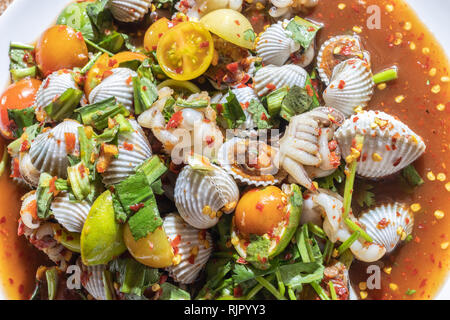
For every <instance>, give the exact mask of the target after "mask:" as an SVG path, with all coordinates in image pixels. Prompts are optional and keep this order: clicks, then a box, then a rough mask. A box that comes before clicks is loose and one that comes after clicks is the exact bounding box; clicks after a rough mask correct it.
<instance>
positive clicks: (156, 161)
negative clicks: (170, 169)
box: [136, 155, 167, 184]
mask: <svg viewBox="0 0 450 320" xmlns="http://www.w3.org/2000/svg"><path fill="white" fill-rule="evenodd" d="M166 171H167V167H166V166H165V165H164V163H163V162H162V161H161V159H160V158H159V157H158V156H156V155H155V156H152V157H151V158H150V159H148V160H146V161H145V162H144V163H143V164H141V165H140V166H139V167H137V168H136V172H143V173H144V174H145V176H146V177H147V181H148V183H149V184H152V183H153V182H155V181H156V180H157V179H159V177H161V176H162V175H163V174H164V173H165V172H166Z"/></svg>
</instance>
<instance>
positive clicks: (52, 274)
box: [45, 268, 58, 300]
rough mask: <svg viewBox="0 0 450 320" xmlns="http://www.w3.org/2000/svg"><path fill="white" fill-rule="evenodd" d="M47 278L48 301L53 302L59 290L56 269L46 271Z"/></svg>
mask: <svg viewBox="0 0 450 320" xmlns="http://www.w3.org/2000/svg"><path fill="white" fill-rule="evenodd" d="M45 278H46V280H47V289H48V300H53V299H55V297H56V291H57V290H58V271H57V270H56V268H51V269H48V270H46V271H45Z"/></svg>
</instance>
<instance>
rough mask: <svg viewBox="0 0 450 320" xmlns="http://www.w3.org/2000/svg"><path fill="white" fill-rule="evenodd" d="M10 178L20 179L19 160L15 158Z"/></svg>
mask: <svg viewBox="0 0 450 320" xmlns="http://www.w3.org/2000/svg"><path fill="white" fill-rule="evenodd" d="M10 178H20V169H19V159H18V158H14V160H13V163H12V170H11V175H10Z"/></svg>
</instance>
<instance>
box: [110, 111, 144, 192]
mask: <svg viewBox="0 0 450 320" xmlns="http://www.w3.org/2000/svg"><path fill="white" fill-rule="evenodd" d="M128 121H129V122H130V124H131V126H132V127H133V129H134V131H133V132H126V133H120V134H119V137H118V147H119V156H118V157H117V158H115V159H113V160H112V161H111V163H110V165H109V166H108V167H107V169H106V171H105V172H104V173H102V177H103V183H104V184H105V185H107V186H108V185H112V184H116V183H119V182H120V181H122V180H125V179H126V178H127V177H129V176H130V175H131V174H133V173H134V169H135V168H136V167H137V166H138V165H140V164H141V163H143V162H144V161H145V160H147V159H148V158H150V157H151V156H152V149H151V147H150V143H149V142H148V140H147V137H146V136H145V133H144V131H142V128H141V126H140V125H139V124H138V123H137V122H136V120H132V119H129V120H128ZM125 144H127V145H128V146H131V145H132V146H133V149H132V150H128V149H129V147H128V148H126V147H125Z"/></svg>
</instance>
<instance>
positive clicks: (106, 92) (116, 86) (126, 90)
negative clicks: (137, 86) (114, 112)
mask: <svg viewBox="0 0 450 320" xmlns="http://www.w3.org/2000/svg"><path fill="white" fill-rule="evenodd" d="M111 72H112V74H111V75H110V76H109V77H107V78H106V79H104V80H103V81H102V82H100V84H99V85H98V86H96V87H95V88H94V89H93V90H92V91H91V93H90V94H89V102H90V103H91V104H93V103H97V102H101V101H103V100H106V99H108V98H111V97H115V98H116V100H117V102H119V103H121V104H123V105H124V107H126V108H127V109H128V110H129V111H132V110H133V103H134V98H133V97H134V90H133V82H132V81H130V79H131V78H133V77H135V76H137V73H136V72H134V71H133V70H131V69H128V68H116V69H112V70H111Z"/></svg>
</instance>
